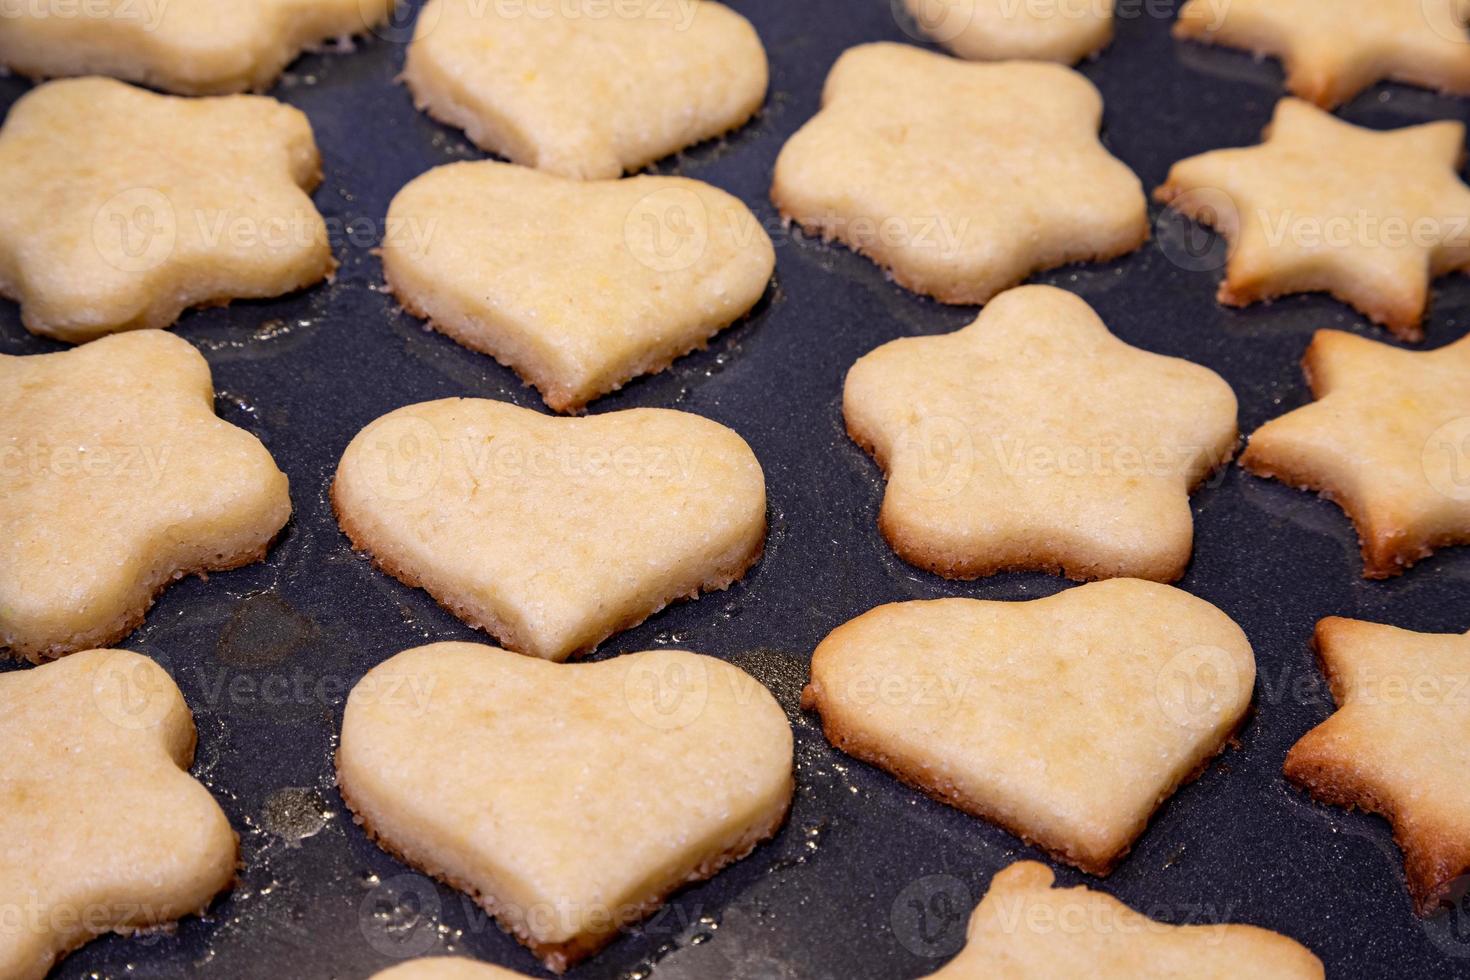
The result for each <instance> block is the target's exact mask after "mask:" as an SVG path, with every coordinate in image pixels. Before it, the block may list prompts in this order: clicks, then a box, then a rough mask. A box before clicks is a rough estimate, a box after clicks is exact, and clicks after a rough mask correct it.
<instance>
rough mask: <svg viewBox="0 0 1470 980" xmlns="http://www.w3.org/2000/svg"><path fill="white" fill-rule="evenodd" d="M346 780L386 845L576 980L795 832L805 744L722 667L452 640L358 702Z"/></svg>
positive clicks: (767, 697)
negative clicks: (645, 924) (589, 961)
mask: <svg viewBox="0 0 1470 980" xmlns="http://www.w3.org/2000/svg"><path fill="white" fill-rule="evenodd" d="M337 778H338V783H339V785H340V786H341V789H342V796H343V798H344V799H345V800H346V801H347V802H348V805H349V806H351V807H352V810H353V812H354V813H356V815H357V818H358V820H359V822H361V823H362V824H363V826H364V827H365V828H366V830H367V832H368V833H369V834H370V835H371V836H372V837H373V838H374V839H375V840H377V841H378V842H379V843H380V844H381V845H382V846H383V847H384V848H385V849H387V850H389V851H391V852H393V853H394V854H396V855H398V856H399V857H401V858H402V859H403V860H405V861H407V862H408V863H409V864H412V865H414V866H415V867H417V868H419V869H421V870H423V871H425V872H427V873H428V874H431V875H434V876H435V877H437V878H439V879H441V880H443V881H445V882H447V883H448V884H450V885H453V886H454V887H456V888H459V889H462V890H464V891H466V892H468V893H469V894H470V895H472V896H474V897H475V899H476V901H478V902H479V903H480V904H481V905H483V906H484V908H485V910H486V911H487V912H489V913H490V914H492V915H494V916H495V918H496V919H497V920H498V921H499V922H500V924H501V925H502V926H503V927H504V928H505V929H507V930H508V931H510V932H511V933H513V934H514V935H515V936H516V938H518V939H519V940H520V941H521V942H523V943H525V944H526V945H527V946H529V947H530V948H531V950H532V951H533V952H534V953H535V954H536V955H537V956H539V957H540V958H541V959H542V961H543V962H544V963H545V964H546V967H547V969H550V970H553V971H555V972H558V973H559V972H561V971H562V970H565V969H566V968H567V967H568V966H570V965H571V964H573V963H575V962H577V961H578V960H580V959H582V958H583V957H586V956H588V955H590V954H592V953H594V952H596V951H597V950H598V949H600V948H601V947H602V946H604V945H605V944H606V943H608V942H609V941H610V940H611V939H612V938H613V937H614V936H616V934H617V932H618V931H619V930H620V929H622V928H624V927H626V926H630V925H632V924H634V923H636V922H638V921H639V920H641V919H642V918H643V917H645V916H646V915H648V914H649V913H650V912H652V911H653V910H654V909H656V908H658V906H660V905H661V904H663V902H664V900H665V898H666V897H667V896H668V895H669V894H670V893H671V892H673V891H674V890H675V889H677V888H679V887H680V886H682V885H684V884H685V883H687V882H691V881H698V880H700V879H703V878H708V877H710V876H711V875H713V874H715V873H716V872H717V871H719V870H720V869H721V868H723V867H725V866H726V865H727V864H730V863H731V862H734V861H738V860H739V859H740V858H742V857H744V856H745V855H747V854H749V853H750V852H751V850H752V849H753V848H754V847H755V845H756V844H758V843H760V842H761V841H763V840H765V839H767V838H768V837H770V836H771V835H773V834H774V833H775V832H776V830H777V828H779V827H780V825H781V822H782V821H783V820H784V819H785V816H786V811H787V808H788V806H789V805H790V802H791V794H792V789H793V779H792V737H791V729H790V726H789V725H788V724H787V722H786V715H785V714H784V713H783V712H782V710H781V707H780V705H778V704H777V703H776V699H775V698H773V697H772V696H771V694H770V692H769V691H767V690H766V689H765V688H763V687H762V686H761V685H760V684H759V683H758V682H757V681H756V680H755V679H754V678H752V677H751V676H750V675H748V674H746V673H744V672H743V671H741V670H739V669H737V668H735V667H732V666H730V665H729V664H726V663H724V662H723V661H720V660H716V659H715V658H713V657H702V656H699V655H697V654H693V653H687V652H685V651H682V650H656V651H650V652H646V653H630V654H625V655H623V656H620V657H617V658H614V659H612V660H606V661H602V662H599V663H593V664H576V665H571V666H557V665H554V664H549V663H545V662H543V661H540V660H535V659H533V658H531V657H522V656H517V655H515V654H512V653H507V652H506V651H504V650H498V649H496V648H494V647H486V646H479V645H476V644H470V643H438V644H434V645H433V646H426V647H419V648H417V649H414V650H408V651H406V652H404V653H400V654H398V655H397V656H396V657H393V658H392V659H391V660H389V661H387V662H386V663H384V664H382V665H381V666H379V667H376V668H374V669H373V670H372V671H369V672H368V674H367V676H366V677H364V678H363V679H362V681H361V682H359V684H358V685H357V687H356V688H355V689H354V690H353V692H352V695H351V697H350V698H349V699H348V702H347V712H346V716H345V718H344V719H343V721H342V743H341V749H340V750H339V752H338V755H337Z"/></svg>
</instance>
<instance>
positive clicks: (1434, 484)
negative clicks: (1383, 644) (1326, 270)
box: [1240, 330, 1470, 578]
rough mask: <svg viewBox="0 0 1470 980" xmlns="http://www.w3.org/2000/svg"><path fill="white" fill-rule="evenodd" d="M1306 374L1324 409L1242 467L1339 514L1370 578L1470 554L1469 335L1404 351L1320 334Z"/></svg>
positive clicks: (1283, 424)
mask: <svg viewBox="0 0 1470 980" xmlns="http://www.w3.org/2000/svg"><path fill="white" fill-rule="evenodd" d="M1303 368H1304V370H1305V371H1306V375H1307V380H1308V382H1309V384H1310V385H1311V388H1312V393H1313V394H1314V395H1315V396H1316V398H1317V401H1316V402H1314V403H1312V404H1310V405H1307V406H1305V407H1303V408H1299V409H1296V410H1295V411H1293V412H1288V413H1287V414H1286V415H1283V416H1281V417H1280V418H1276V419H1273V420H1272V421H1270V422H1267V423H1266V424H1265V425H1263V426H1261V428H1259V429H1257V430H1256V432H1255V434H1254V435H1252V436H1251V438H1250V444H1249V445H1248V446H1247V447H1246V451H1245V452H1244V453H1243V454H1242V455H1241V460H1240V462H1241V465H1243V466H1245V467H1246V469H1248V470H1250V471H1251V472H1253V473H1256V474H1258V475H1260V476H1266V477H1274V478H1276V479H1279V480H1282V481H1284V482H1286V483H1290V484H1292V485H1293V486H1298V487H1302V488H1304V489H1308V490H1318V491H1321V492H1322V493H1323V495H1325V496H1327V497H1328V498H1329V499H1331V500H1334V501H1336V502H1337V503H1338V504H1340V505H1341V506H1342V508H1343V510H1345V511H1347V514H1348V516H1349V517H1351V518H1352V520H1353V523H1354V525H1356V526H1357V529H1358V536H1359V538H1360V539H1361V541H1362V546H1363V562H1364V572H1363V574H1364V575H1365V576H1367V577H1368V578H1389V577H1391V576H1394V575H1398V574H1401V573H1402V572H1403V571H1404V570H1405V569H1406V568H1408V567H1409V566H1410V565H1412V564H1414V563H1415V562H1416V561H1418V560H1419V559H1421V558H1425V557H1427V556H1428V555H1429V554H1430V553H1431V552H1433V551H1434V549H1435V548H1438V547H1442V546H1445V545H1454V544H1470V337H1466V338H1463V339H1461V340H1460V341H1459V342H1457V343H1454V344H1451V345H1450V346H1448V347H1442V348H1440V349H1439V350H1434V351H1406V350H1401V349H1399V348H1397V347H1391V346H1389V345H1388V344H1380V343H1377V342H1375V341H1372V340H1365V339H1364V338H1362V337H1357V336H1354V335H1352V334H1348V333H1343V332H1341V331H1338V330H1320V331H1318V332H1317V335H1316V336H1315V337H1313V338H1312V343H1311V346H1310V347H1308V348H1307V355H1306V358H1305V359H1304V361H1303Z"/></svg>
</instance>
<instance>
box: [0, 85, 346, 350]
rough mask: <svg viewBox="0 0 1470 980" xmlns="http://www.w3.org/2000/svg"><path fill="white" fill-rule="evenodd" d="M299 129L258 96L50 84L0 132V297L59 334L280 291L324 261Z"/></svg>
mask: <svg viewBox="0 0 1470 980" xmlns="http://www.w3.org/2000/svg"><path fill="white" fill-rule="evenodd" d="M320 179H321V159H320V157H319V156H318V154H317V148H316V143H315V141H314V140H313V137H312V132H311V124H310V123H309V122H307V119H306V116H304V115H302V114H301V113H300V112H299V111H298V110H296V109H293V108H291V107H290V106H287V105H284V104H282V103H280V102H277V101H275V100H274V99H268V98H264V97H262V96H247V95H237V96H228V97H225V98H218V99H184V98H178V97H175V96H167V95H157V94H155V93H152V92H147V91H144V90H143V89H139V88H133V87H131V86H129V85H124V84H123V83H121V82H114V81H111V80H109V79H103V78H82V79H74V80H67V81H59V82H50V83H48V84H46V85H42V86H40V87H39V88H36V89H34V90H32V91H31V92H29V93H27V94H26V95H25V96H24V97H23V98H22V99H21V100H20V101H19V102H17V103H15V105H14V106H13V107H11V110H10V115H9V116H8V117H7V118H6V120H5V125H4V127H3V128H0V200H3V201H4V202H5V207H4V208H0V295H4V296H7V297H10V298H12V299H15V300H18V301H19V302H20V305H21V320H22V322H23V323H24V324H25V326H26V328H27V329H28V330H31V331H33V332H35V333H39V334H44V335H45V336H48V337H54V338H56V339H57V340H65V341H69V342H72V343H80V342H82V341H86V340H91V339H93V338H94V337H98V336H101V335H102V334H106V333H111V332H114V331H119V330H133V329H138V328H143V327H167V326H169V325H170V324H172V323H173V322H174V321H175V320H176V319H178V317H179V314H180V313H182V312H183V311H184V310H186V309H188V308H189V307H191V306H199V305H206V304H218V303H225V302H228V301H229V300H231V299H247V298H261V297H270V296H279V295H281V294H283V293H289V292H291V291H293V290H296V289H300V288H302V287H305V286H309V285H311V284H312V283H314V282H318V281H320V280H321V279H323V278H325V277H326V276H327V275H328V274H329V273H331V272H332V270H333V269H334V268H335V262H334V261H333V259H332V252H331V248H330V246H329V244H328V241H327V230H326V225H325V223H324V222H323V221H322V217H321V215H320V214H318V213H317V210H316V208H315V207H314V206H313V205H312V203H311V198H309V197H308V196H307V195H306V193H305V192H306V190H309V189H310V188H313V187H315V186H316V184H317V183H318V182H319V181H320Z"/></svg>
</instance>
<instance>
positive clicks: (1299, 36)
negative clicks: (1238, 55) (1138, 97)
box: [1174, 0, 1470, 109]
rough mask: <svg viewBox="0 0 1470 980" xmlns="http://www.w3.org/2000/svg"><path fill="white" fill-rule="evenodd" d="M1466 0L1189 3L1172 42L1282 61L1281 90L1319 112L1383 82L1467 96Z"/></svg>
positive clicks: (1469, 72)
mask: <svg viewBox="0 0 1470 980" xmlns="http://www.w3.org/2000/svg"><path fill="white" fill-rule="evenodd" d="M1467 14H1470V8H1467V6H1466V4H1465V2H1464V0H1189V2H1188V3H1186V4H1185V5H1184V8H1183V9H1182V10H1180V11H1179V21H1178V23H1177V24H1176V25H1175V27H1174V34H1175V36H1177V37H1184V38H1190V39H1193V40H1196V41H1204V42H1207V43H1213V44H1224V45H1228V46H1230V47H1233V48H1245V49H1246V50H1248V51H1252V52H1255V53H1256V54H1257V55H1262V54H1269V55H1276V56H1278V57H1280V58H1281V60H1282V62H1283V63H1284V65H1285V67H1286V87H1287V88H1288V89H1289V90H1290V91H1291V92H1292V93H1294V94H1296V95H1299V96H1301V97H1302V98H1304V99H1310V100H1311V101H1312V102H1315V103H1317V104H1318V105H1320V106H1322V107H1324V108H1328V109H1330V108H1332V107H1333V106H1335V105H1338V104H1339V103H1342V102H1346V101H1347V100H1348V99H1351V98H1352V97H1353V96H1354V95H1357V94H1358V93H1359V92H1361V91H1362V90H1363V89H1365V88H1367V87H1368V86H1370V85H1372V84H1373V83H1374V82H1377V81H1379V80H1381V79H1385V78H1388V79H1392V80H1393V81H1396V82H1406V83H1408V84H1409V85H1422V86H1424V87H1425V88H1432V89H1438V90H1440V91H1443V92H1453V93H1456V94H1467V93H1470V32H1467V31H1466V29H1465V19H1466V15H1467Z"/></svg>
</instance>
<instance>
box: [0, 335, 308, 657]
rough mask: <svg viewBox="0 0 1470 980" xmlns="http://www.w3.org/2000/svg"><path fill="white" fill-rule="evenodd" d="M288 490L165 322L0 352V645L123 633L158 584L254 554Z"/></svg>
mask: <svg viewBox="0 0 1470 980" xmlns="http://www.w3.org/2000/svg"><path fill="white" fill-rule="evenodd" d="M287 489H288V488H287V481H286V475H285V474H284V473H282V472H281V471H280V470H279V469H278V468H277V467H276V464H275V462H274V460H272V459H271V455H270V453H269V452H267V450H266V448H265V446H263V445H261V443H260V440H259V439H257V438H255V436H253V435H251V434H250V433H249V432H246V431H245V430H243V429H239V428H236V427H235V426H233V425H230V424H229V423H227V422H224V421H222V420H221V419H219V418H217V417H216V416H215V414H214V388H213V387H212V385H211V382H210V375H209V365H208V364H207V363H206V362H205V360H204V358H203V357H202V356H200V354H199V352H198V351H196V350H195V349H194V348H193V347H191V346H190V345H189V344H188V343H187V342H186V341H184V340H181V339H179V338H178V337H175V336H173V335H172V334H167V333H162V332H160V331H156V330H149V331H144V332H141V333H131V334H124V335H122V336H118V337H108V338H105V339H103V340H99V341H97V342H96V343H92V344H88V345H86V346H85V347H79V348H77V349H75V350H69V351H63V352H61V353H57V354H36V355H32V356H29V357H10V356H4V355H0V651H4V652H9V653H11V654H15V655H18V656H22V657H26V658H28V659H30V660H33V661H38V660H42V659H46V658H51V657H58V656H61V655H63V654H67V653H71V652H73V651H75V650H81V649H85V648H87V647H91V646H100V645H103V644H107V643H112V642H114V641H116V640H118V639H120V638H122V637H123V636H126V635H127V634H128V633H129V632H131V631H132V630H133V629H134V628H135V627H136V626H138V624H139V623H141V622H142V620H143V615H144V613H145V612H146V611H147V609H148V607H149V606H150V605H151V604H152V602H153V598H154V596H155V595H156V594H157V593H158V592H159V591H161V590H162V589H163V588H164V587H165V586H166V585H167V584H168V583H169V582H172V581H173V580H175V579H178V578H181V577H182V576H184V575H187V574H193V573H196V572H207V571H217V570H224V569H228V568H235V567H237V566H239V565H244V564H248V563H250V562H253V561H257V560H259V559H260V558H262V557H264V555H265V552H266V549H267V548H268V547H269V545H270V542H271V540H272V539H273V538H274V537H275V536H276V533H277V532H278V531H280V530H281V528H282V527H283V526H284V525H285V524H286V521H287V519H288V518H289V517H290V516H291V500H290V496H289V494H288V492H287Z"/></svg>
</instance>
